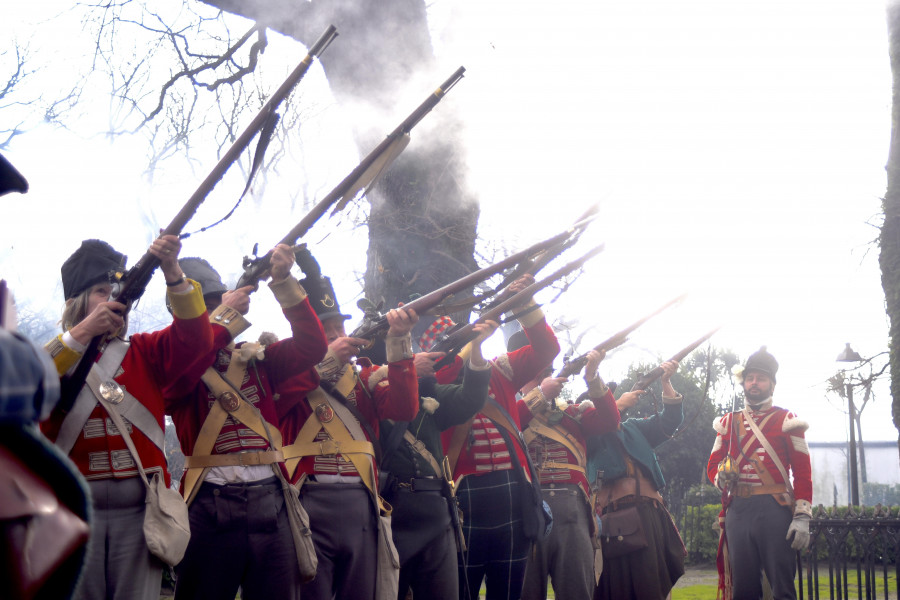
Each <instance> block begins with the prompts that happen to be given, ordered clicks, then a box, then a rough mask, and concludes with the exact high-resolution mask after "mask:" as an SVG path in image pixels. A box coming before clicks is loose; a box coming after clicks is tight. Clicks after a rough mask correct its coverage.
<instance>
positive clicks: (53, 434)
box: [41, 280, 213, 484]
mask: <svg viewBox="0 0 900 600" xmlns="http://www.w3.org/2000/svg"><path fill="white" fill-rule="evenodd" d="M188 281H190V280H188ZM190 282H191V283H192V284H193V286H194V289H193V290H192V291H191V292H190V293H188V294H172V293H170V294H169V301H170V303H171V305H172V311H173V314H174V316H175V319H174V322H173V323H172V325H169V326H168V327H166V328H165V329H162V330H160V331H154V332H152V333H137V334H135V335H132V336H131V337H130V338H129V343H130V346H129V348H128V351H127V352H126V354H125V358H124V359H123V360H122V364H121V367H120V370H119V374H118V375H117V376H116V377H115V381H116V382H117V383H118V384H119V385H121V386H122V387H124V388H125V389H127V390H128V392H130V393H131V394H132V395H133V396H134V397H135V398H137V400H139V401H140V402H141V404H143V405H144V406H146V407H147V408H148V409H149V410H150V412H151V413H152V414H153V415H154V416H155V417H156V420H157V422H158V423H159V426H160V427H161V428H163V429H165V422H164V409H165V403H166V401H167V400H168V399H169V394H170V393H171V390H170V388H169V382H170V381H171V380H172V379H178V378H182V377H195V378H199V377H200V375H201V373H202V372H203V370H204V369H201V368H199V366H198V365H197V364H196V361H195V360H194V358H195V356H196V353H197V352H198V351H201V352H209V351H211V349H212V344H213V333H212V327H211V326H210V324H209V318H208V317H207V315H206V308H205V306H204V305H203V296H202V295H201V291H200V286H199V284H197V283H196V282H193V281H190ZM60 339H61V337H60V338H57V340H60ZM57 340H54V341H53V342H51V344H53V343H54V342H56V341H57ZM59 344H62V342H61V341H60V342H58V343H57V346H59ZM49 346H50V344H48V347H49ZM79 357H80V353H78V352H77V351H75V350H73V349H71V348H68V347H63V348H62V349H61V351H59V352H57V353H56V354H55V356H54V361H55V362H56V364H57V369H58V370H59V371H60V373H61V374H64V373H66V372H68V370H69V369H70V368H71V367H72V366H74V365H75V364H76V363H77V360H78V358H79ZM64 418H65V415H64V414H63V413H62V411H60V410H58V409H57V410H54V411H53V413H52V414H51V415H50V418H49V419H48V420H47V421H45V422H43V423H41V431H43V432H44V434H45V435H46V436H47V437H48V438H49V439H50V440H51V441H55V440H56V438H57V436H58V435H59V429H60V427H61V425H62V423H63V420H64ZM130 434H131V439H132V440H133V441H134V445H135V448H136V449H137V451H138V454H139V456H140V457H141V463H142V464H143V466H144V470H145V471H148V472H150V473H153V472H154V471H157V472H162V473H164V474H165V477H166V483H167V484H169V483H170V478H169V473H168V470H167V469H166V457H165V455H164V453H163V451H162V450H160V449H159V448H157V447H156V445H155V444H154V443H153V442H151V441H150V440H149V439H148V438H147V437H146V436H145V435H144V434H143V433H142V432H141V431H140V430H139V429H138V428H137V427H133V428H132V431H131V432H130ZM69 458H71V459H72V461H73V462H74V463H75V464H76V465H77V466H78V470H79V471H81V474H82V475H84V477H85V479H87V480H96V479H111V478H125V477H137V476H138V471H137V467H136V465H135V464H134V461H133V459H132V457H131V453H130V452H129V450H128V447H127V446H126V445H125V440H124V439H123V438H122V436H121V435H119V434H118V431H117V430H116V428H115V425H113V424H112V420H111V419H110V418H109V415H108V414H107V413H106V410H104V409H103V407H102V406H100V404H99V403H98V404H97V406H95V407H94V410H93V412H92V413H91V415H90V417H89V418H88V421H87V423H86V424H85V426H84V431H83V432H82V434H81V435H80V436H79V437H78V439H77V440H76V442H75V444H74V446H73V447H72V450H71V451H70V453H69Z"/></svg>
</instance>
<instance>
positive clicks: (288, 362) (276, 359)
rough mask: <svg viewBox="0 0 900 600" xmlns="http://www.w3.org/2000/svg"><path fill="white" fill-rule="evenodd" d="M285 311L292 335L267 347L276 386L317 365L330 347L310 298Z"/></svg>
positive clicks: (271, 374) (270, 368)
mask: <svg viewBox="0 0 900 600" xmlns="http://www.w3.org/2000/svg"><path fill="white" fill-rule="evenodd" d="M283 312H284V316H285V317H287V320H288V322H289V323H290V324H291V337H290V338H287V339H284V340H280V341H278V342H275V343H274V344H271V345H269V346H267V347H266V350H265V353H266V361H267V362H268V363H269V377H270V378H271V379H272V384H273V385H275V386H277V385H280V384H282V383H284V382H285V381H287V380H289V379H290V378H291V377H293V376H295V375H297V374H298V373H303V372H304V371H306V370H307V369H310V368H312V367H314V366H316V365H317V364H318V363H319V361H320V360H322V358H323V357H324V356H325V352H326V351H327V350H328V340H327V339H326V338H325V330H324V329H323V328H322V323H321V322H320V321H319V318H318V317H317V316H316V313H315V311H313V308H312V306H311V305H310V303H309V298H305V299H304V300H303V302H301V303H300V304H296V305H294V306H291V307H289V308H285V309H284V310H283Z"/></svg>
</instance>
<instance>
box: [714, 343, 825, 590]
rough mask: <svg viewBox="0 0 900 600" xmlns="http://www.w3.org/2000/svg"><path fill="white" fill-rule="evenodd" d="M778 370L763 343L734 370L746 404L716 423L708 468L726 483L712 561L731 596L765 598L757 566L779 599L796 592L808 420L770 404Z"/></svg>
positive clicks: (807, 489) (805, 523) (807, 498)
mask: <svg viewBox="0 0 900 600" xmlns="http://www.w3.org/2000/svg"><path fill="white" fill-rule="evenodd" d="M777 372H778V361H776V360H775V357H774V356H772V355H771V354H769V352H768V351H767V350H766V347H765V346H763V347H762V348H760V349H759V350H758V351H756V352H754V353H753V354H751V355H750V358H748V359H747V363H746V364H745V365H744V368H743V371H739V372H737V373H736V374H735V375H736V376H737V377H738V380H739V383H740V384H741V386H742V387H743V389H744V398H745V400H746V406H745V407H744V409H743V410H742V411H736V412H732V413H730V414H727V415H725V416H724V417H721V418H720V419H717V420H716V422H715V423H713V428H714V429H715V430H716V433H717V434H718V435H716V441H715V444H714V445H713V449H712V453H711V454H710V456H709V463H708V464H707V467H706V471H707V475H708V476H709V479H710V481H712V482H713V483H714V484H715V485H716V487H718V488H719V489H720V490H722V491H723V495H722V504H723V513H724V525H723V519H722V515H721V514H720V517H719V524H720V526H723V530H722V535H721V537H720V540H719V554H718V556H717V558H716V563H717V566H718V567H719V588H720V590H722V591H723V592H724V593H725V597H726V598H734V600H745V599H747V600H750V599H752V600H756V599H758V598H762V576H761V573H762V572H765V574H766V577H767V578H768V580H769V583H770V584H771V586H772V592H773V594H774V597H775V598H776V599H777V600H782V599H793V598H796V597H797V593H796V590H795V588H794V575H795V574H796V569H797V559H796V552H797V551H798V550H804V549H806V548H807V546H809V521H810V519H811V518H812V469H811V467H810V462H809V446H808V445H807V444H806V438H805V437H804V432H805V431H806V429H807V428H808V427H809V426H808V425H807V424H806V422H804V421H801V420H800V419H798V418H797V416H796V415H795V414H794V413H792V412H790V411H789V410H787V409H784V408H780V407H778V406H774V404H773V402H774V400H773V394H774V392H775V374H776V373H777ZM788 469H789V470H790V472H791V475H792V477H789V476H788ZM791 479H793V484H792V483H791Z"/></svg>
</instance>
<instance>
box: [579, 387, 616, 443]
mask: <svg viewBox="0 0 900 600" xmlns="http://www.w3.org/2000/svg"><path fill="white" fill-rule="evenodd" d="M591 402H593V404H594V407H593V408H588V409H585V410H584V412H582V413H581V431H582V432H583V433H584V435H585V437H587V436H591V435H601V434H604V433H610V432H613V431H615V430H616V429H618V428H619V421H620V417H619V409H618V407H617V406H616V397H615V396H613V393H612V392H611V391H609V389H607V390H606V394H604V396H603V397H602V398H597V399H594V398H591ZM570 408H572V409H574V411H575V412H577V411H578V406H577V405H573V406H572V407H570Z"/></svg>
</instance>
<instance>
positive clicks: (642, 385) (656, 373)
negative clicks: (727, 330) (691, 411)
mask: <svg viewBox="0 0 900 600" xmlns="http://www.w3.org/2000/svg"><path fill="white" fill-rule="evenodd" d="M721 328H722V327H721V325H720V326H718V327H714V328H713V329H711V330H709V331H708V332H706V333H705V334H703V336H701V337H700V339H698V340H695V341H694V342H691V343H690V344H688V345H687V346H685V347H684V348H682V349H681V350H679V351H678V352H676V353H675V354H674V355H673V356H672V358H670V359H669V360H675V361H678V362H681V361H682V360H684V357H686V356H687V355H688V354H690V353H691V352H693V351H694V350H696V349H697V348H698V347H699V346H700V344H702V343H703V342H705V341H706V340H708V339H709V338H711V337H712V336H713V335H715V333H716V332H717V331H719V329H721ZM663 372H664V371H663V368H662V366H659V367H656V368H655V369H653V370H652V371H650V372H649V373H647V374H646V375H644V376H643V377H641V378H640V379H638V380H637V381H636V382H634V385H633V386H632V387H631V389H632V390H646V389H647V386H649V385H650V384H651V383H653V382H654V381H656V380H657V379H659V378H660V377H662V374H663Z"/></svg>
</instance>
